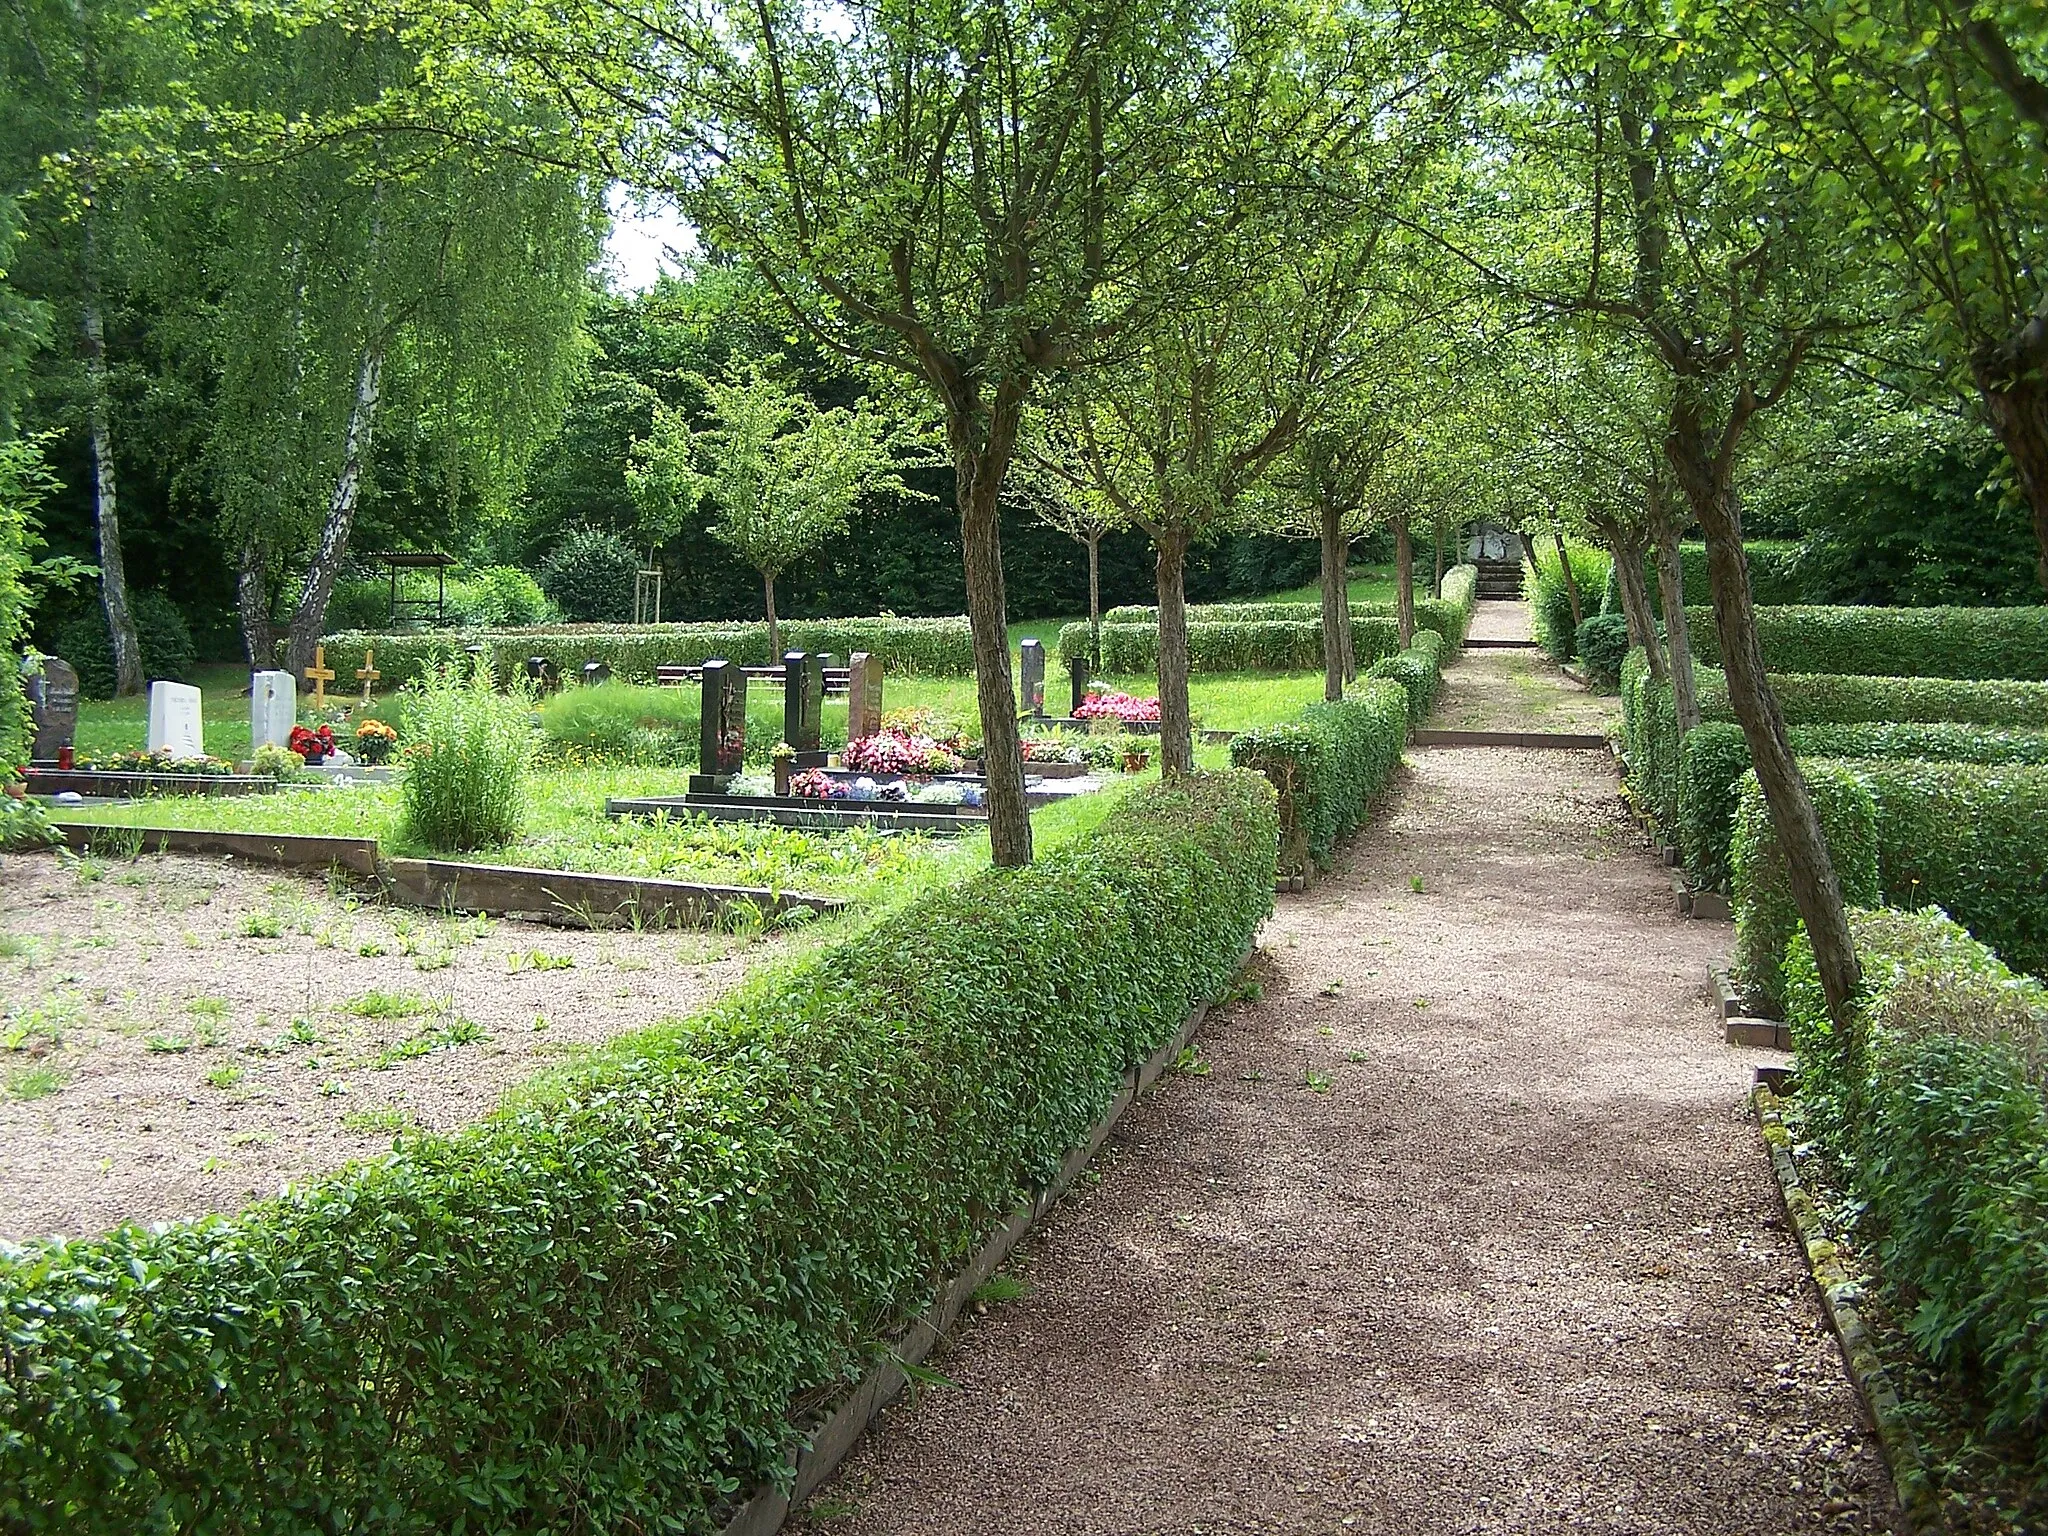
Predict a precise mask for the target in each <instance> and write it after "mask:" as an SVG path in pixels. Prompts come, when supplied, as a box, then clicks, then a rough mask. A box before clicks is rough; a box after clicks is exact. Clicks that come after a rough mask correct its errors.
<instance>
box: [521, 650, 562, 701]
mask: <svg viewBox="0 0 2048 1536" xmlns="http://www.w3.org/2000/svg"><path fill="white" fill-rule="evenodd" d="M526 680H527V681H528V682H529V683H531V684H533V691H534V692H535V693H538V694H550V693H560V692H561V691H562V674H561V673H560V672H559V671H557V670H556V669H555V664H554V663H553V662H552V661H549V660H548V659H547V657H545V656H529V657H527V658H526Z"/></svg>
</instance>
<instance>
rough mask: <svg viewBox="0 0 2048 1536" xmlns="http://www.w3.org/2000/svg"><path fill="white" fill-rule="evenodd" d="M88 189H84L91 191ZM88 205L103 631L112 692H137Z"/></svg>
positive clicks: (86, 276) (90, 408) (89, 381)
mask: <svg viewBox="0 0 2048 1536" xmlns="http://www.w3.org/2000/svg"><path fill="white" fill-rule="evenodd" d="M90 191H91V189H90V187H88V188H87V193H88V195H90ZM94 223H95V220H94V218H93V215H92V212H91V210H90V208H88V210H87V212H86V214H85V219H84V224H85V228H84V233H83V236H82V243H83V249H84V258H85V270H84V272H83V274H82V277H83V282H82V284H81V286H82V288H83V289H84V307H85V378H86V393H87V396H88V397H89V398H88V404H87V413H88V420H89V422H90V429H91V437H92V470H93V521H94V524H95V526H96V528H97V531H98V535H99V561H100V599H101V602H102V603H103V604H104V605H105V608H106V612H107V633H108V634H109V635H110V636H111V637H112V638H113V642H114V695H115V697H116V698H126V697H127V696H128V695H130V694H136V693H140V692H142V690H143V687H144V685H145V684H146V683H147V682H148V679H147V678H146V677H144V676H143V671H142V642H141V640H140V639H139V638H138V637H137V635H136V633H135V616H134V614H132V613H131V612H130V611H129V608H128V568H127V566H126V565H125V564H124V563H123V562H122V559H121V513H120V497H119V495H118V492H117V487H116V484H115V479H114V429H113V424H112V422H111V421H110V419H109V416H108V411H107V334H106V326H105V322H104V320H103V319H102V317H101V315H100V288H99V265H98V264H99V242H98V239H97V236H96V234H95V231H94V227H93V226H94Z"/></svg>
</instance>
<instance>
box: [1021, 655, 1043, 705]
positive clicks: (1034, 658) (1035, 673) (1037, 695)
mask: <svg viewBox="0 0 2048 1536" xmlns="http://www.w3.org/2000/svg"><path fill="white" fill-rule="evenodd" d="M1020 665H1021V668H1022V671H1023V674H1024V687H1023V695H1024V712H1025V713H1026V714H1028V715H1029V716H1031V718H1032V719H1034V720H1042V719H1044V718H1045V642H1044V641H1042V640H1026V641H1025V642H1024V646H1023V661H1022V662H1021V664H1020Z"/></svg>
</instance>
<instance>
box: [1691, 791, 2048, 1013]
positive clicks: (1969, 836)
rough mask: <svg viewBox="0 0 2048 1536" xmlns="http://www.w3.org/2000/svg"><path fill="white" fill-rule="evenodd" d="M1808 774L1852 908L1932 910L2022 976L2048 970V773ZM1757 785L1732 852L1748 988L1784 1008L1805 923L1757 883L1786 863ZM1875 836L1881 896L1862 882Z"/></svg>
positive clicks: (1746, 796)
mask: <svg viewBox="0 0 2048 1536" xmlns="http://www.w3.org/2000/svg"><path fill="white" fill-rule="evenodd" d="M1800 771H1801V772H1802V773H1803V774H1804V775H1805V776H1806V780H1807V782H1808V783H1809V784H1812V785H1816V786H1818V785H1821V784H1825V785H1826V786H1827V792H1826V794H1825V795H1824V796H1823V795H1818V794H1817V796H1816V801H1815V808H1816V809H1817V810H1818V811H1819V812H1820V817H1821V829H1822V831H1823V832H1824V833H1825V834H1826V836H1827V840H1828V846H1829V848H1830V850H1832V851H1833V852H1834V853H1835V855H1836V871H1837V873H1838V874H1840V875H1841V878H1842V886H1843V894H1844V895H1845V896H1846V897H1847V898H1848V900H1849V901H1850V902H1851V903H1852V904H1854V905H1858V906H1875V905H1877V904H1878V902H1879V901H1880V900H1881V901H1882V902H1883V903H1884V904H1885V905H1887V906H1894V907H1907V908H1911V907H1922V906H1926V905H1928V904H1929V903H1933V904H1934V905H1937V906H1939V907H1941V908H1943V909H1944V910H1945V911H1947V912H1948V913H1949V914H1950V915H1952V916H1953V917H1954V918H1955V919H1956V921H1957V922H1959V923H1962V924H1963V925H1964V926H1965V927H1967V928H1968V929H1969V930H1970V932H1971V933H1973V934H1975V935H1976V936H1977V938H1978V939H1980V940H1981V941H1982V942H1984V943H1986V944H1988V945H1990V946H1991V947H1992V948H1993V949H1995V950H1996V951H1997V952H1998V954H1999V956H2000V958H2002V959H2003V960H2004V961H2005V963H2006V964H2007V965H2010V966H2011V967H2012V968H2013V969H2014V970H2017V971H2028V972H2032V973H2033V974H2035V975H2037V976H2038V975H2041V974H2043V973H2044V972H2048V767H2035V766H2031V765H2013V764H1980V763H1928V762H1911V761H1903V762H1901V761H1891V760H1886V759H1875V760H1867V761H1858V762H1834V761H1827V760H1822V761H1816V762H1808V763H1802V764H1801V765H1800ZM1754 786H1755V775H1754V774H1753V773H1752V774H1750V775H1748V776H1747V777H1745V778H1744V779H1743V781H1742V789H1741V797H1742V799H1741V803H1740V805H1739V806H1738V808H1737V811H1736V821H1735V837H1734V841H1733V843H1732V845H1731V848H1730V862H1731V864H1732V865H1733V869H1734V893H1735V896H1734V906H1735V920H1736V948H1737V954H1738V965H1739V968H1740V969H1741V971H1742V974H1743V979H1744V982H1745V984H1746V985H1748V986H1751V987H1753V988H1755V989H1756V990H1757V991H1758V994H1759V995H1760V996H1761V997H1762V998H1763V999H1764V1000H1765V1001H1766V1002H1767V1003H1769V1004H1773V1005H1779V1006H1782V1004H1783V1001H1784V995H1783V993H1782V991H1781V990H1779V989H1778V984H1777V977H1778V966H1779V965H1780V964H1781V963H1782V960H1783V956H1784V948H1785V944H1786V943H1787V941H1789V939H1790V937H1791V933H1792V929H1793V927H1794V926H1795V924H1794V922H1793V921H1792V920H1791V919H1790V918H1789V917H1788V916H1787V915H1786V914H1787V911H1789V904H1787V905H1786V907H1785V909H1784V910H1780V907H1779V906H1778V905H1777V897H1776V896H1774V895H1773V894H1772V891H1771V890H1770V889H1769V883H1768V880H1766V881H1764V882H1763V883H1762V884H1760V883H1759V881H1758V877H1757V872H1758V871H1759V870H1762V869H1768V868H1769V867H1771V861H1774V860H1775V859H1776V858H1777V856H1778V855H1777V848H1776V840H1775V839H1774V838H1773V837H1772V836H1771V834H1770V826H1769V822H1768V819H1767V818H1765V817H1763V815H1762V805H1763V801H1762V796H1761V795H1760V794H1759V793H1758V791H1757V790H1756V788H1755V787H1754ZM1866 817H1867V819H1868V827H1869V829H1870V830H1869V831H1868V832H1867V833H1866V830H1865V825H1866ZM1866 837H1868V839H1869V840H1870V843H1871V847H1872V849H1873V850H1874V855H1875V858H1876V866H1875V871H1876V885H1875V887H1874V888H1871V887H1869V886H1868V885H1867V884H1866V882H1865V881H1864V879H1863V874H1862V871H1863V869H1864V861H1865V855H1864V843H1865V840H1866ZM1745 925H1747V926H1746V927H1745ZM1752 935H1753V937H1752Z"/></svg>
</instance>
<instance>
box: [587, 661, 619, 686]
mask: <svg viewBox="0 0 2048 1536" xmlns="http://www.w3.org/2000/svg"><path fill="white" fill-rule="evenodd" d="M611 680H612V669H611V666H610V664H609V663H606V662H602V661H586V662H585V663H583V684H584V686H585V687H594V686H596V685H597V684H598V683H608V682H610V681H611Z"/></svg>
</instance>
